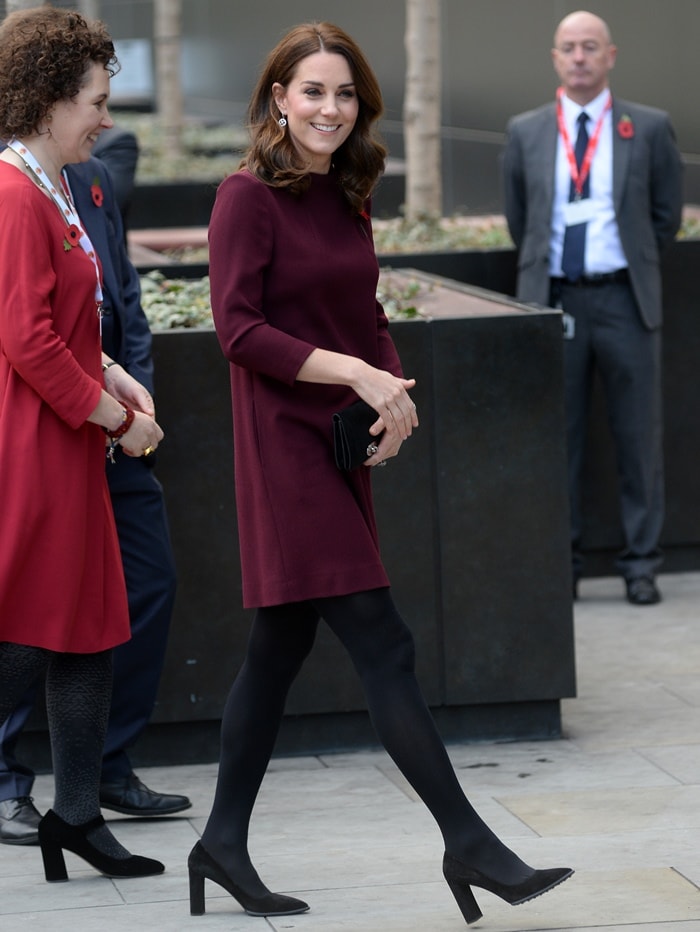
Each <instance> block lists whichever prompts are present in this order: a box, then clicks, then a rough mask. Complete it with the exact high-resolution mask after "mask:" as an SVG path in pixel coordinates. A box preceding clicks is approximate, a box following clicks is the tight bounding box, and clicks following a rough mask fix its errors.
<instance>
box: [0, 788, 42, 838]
mask: <svg viewBox="0 0 700 932" xmlns="http://www.w3.org/2000/svg"><path fill="white" fill-rule="evenodd" d="M39 822H41V813H40V812H38V811H37V809H36V806H35V805H34V803H33V802H32V798H31V796H19V797H18V798H16V799H2V800H0V842H2V843H3V845H38V844H39Z"/></svg>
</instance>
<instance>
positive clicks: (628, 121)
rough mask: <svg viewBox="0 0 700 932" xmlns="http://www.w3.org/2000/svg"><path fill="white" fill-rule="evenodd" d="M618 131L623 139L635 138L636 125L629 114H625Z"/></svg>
mask: <svg viewBox="0 0 700 932" xmlns="http://www.w3.org/2000/svg"><path fill="white" fill-rule="evenodd" d="M617 131H618V133H619V134H620V136H621V138H622V139H632V137H633V136H634V123H633V122H632V117H631V116H629V114H627V113H624V114H623V115H622V117H621V118H620V122H619V123H618V124H617Z"/></svg>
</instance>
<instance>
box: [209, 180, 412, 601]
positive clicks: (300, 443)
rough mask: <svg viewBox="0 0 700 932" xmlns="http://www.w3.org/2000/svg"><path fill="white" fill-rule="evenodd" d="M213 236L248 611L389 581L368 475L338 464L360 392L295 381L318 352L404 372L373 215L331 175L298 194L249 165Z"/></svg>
mask: <svg viewBox="0 0 700 932" xmlns="http://www.w3.org/2000/svg"><path fill="white" fill-rule="evenodd" d="M209 242H210V277H211V296H212V310H213V314H214V321H215V324H216V331H217V334H218V338H219V341H220V343H221V347H222V349H223V352H224V355H225V356H226V358H227V359H228V360H229V361H230V363H231V398H232V406H233V422H234V454H235V484H236V502H237V512H238V528H239V538H240V552H241V565H242V571H243V603H244V605H245V606H246V607H255V606H266V605H279V604H284V603H289V602H296V601H302V600H306V599H313V598H319V597H323V596H335V595H344V594H347V593H350V592H359V591H362V590H367V589H374V588H378V587H381V586H388V585H389V580H388V578H387V575H386V572H385V570H384V567H383V565H382V562H381V559H380V555H379V545H378V540H377V531H376V525H375V520H374V510H373V506H372V493H371V485H370V474H371V469H370V468H368V467H365V466H362V467H360V468H359V469H356V470H354V471H353V472H351V473H344V472H341V471H340V470H339V469H338V468H337V467H336V465H335V461H334V458H333V430H332V415H333V412H334V411H337V410H339V409H340V408H342V407H344V406H345V405H348V404H351V403H352V402H353V401H356V400H357V396H356V394H355V393H354V392H353V391H352V389H350V388H348V387H347V386H340V385H318V384H312V383H305V382H296V375H297V373H298V371H299V369H300V367H301V366H302V364H303V363H304V361H305V360H306V358H307V357H308V355H309V354H310V353H311V352H312V350H313V349H314V348H316V347H319V348H321V349H326V350H332V351H335V352H339V353H346V354H349V355H353V356H357V357H360V358H362V359H364V360H365V361H366V362H368V363H370V364H371V365H373V366H377V367H378V368H381V369H386V370H388V371H390V372H392V373H393V374H395V375H401V367H400V363H399V359H398V355H397V353H396V350H395V348H394V344H393V342H392V341H391V338H390V336H389V333H388V329H387V328H388V323H387V319H386V317H385V315H384V312H383V310H382V308H381V305H380V304H379V303H378V302H377V299H376V288H377V280H378V275H379V269H378V264H377V259H376V256H375V252H374V245H373V242H372V232H371V224H370V221H369V219H368V218H367V217H363V216H358V215H357V214H355V213H353V212H352V210H351V208H350V205H349V204H348V202H347V200H346V199H345V197H344V196H343V194H342V191H341V189H340V187H339V185H338V182H337V178H336V175H335V173H334V172H333V171H331V172H330V173H329V174H328V175H318V174H314V175H312V176H311V185H310V188H309V190H308V191H306V192H304V193H303V194H301V195H294V194H291V193H290V192H289V191H286V190H284V189H280V188H272V187H269V186H268V185H265V184H264V183H262V182H261V181H259V180H257V179H256V178H254V177H253V176H252V175H251V174H249V173H248V172H247V171H245V170H243V171H240V172H237V173H236V174H234V175H231V176H230V177H229V178H227V179H226V180H225V181H224V182H223V183H222V184H221V186H220V187H219V190H218V193H217V198H216V204H215V206H214V211H213V213H212V219H211V225H210V228H209Z"/></svg>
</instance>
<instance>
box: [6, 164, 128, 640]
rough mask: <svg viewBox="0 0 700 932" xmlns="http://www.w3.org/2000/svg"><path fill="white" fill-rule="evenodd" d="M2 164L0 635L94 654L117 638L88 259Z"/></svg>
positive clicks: (122, 632)
mask: <svg viewBox="0 0 700 932" xmlns="http://www.w3.org/2000/svg"><path fill="white" fill-rule="evenodd" d="M67 229H68V228H67V226H66V224H65V222H64V220H63V219H62V218H61V216H60V214H59V212H58V209H57V208H56V206H55V205H54V204H53V203H52V202H51V201H50V200H49V199H48V198H47V197H46V196H45V195H44V194H43V193H42V192H41V191H40V190H39V189H38V188H37V187H36V186H35V185H34V184H33V183H32V182H31V181H30V180H29V178H27V177H26V176H25V175H24V174H23V173H22V172H20V171H19V170H18V169H17V168H15V167H14V166H12V165H8V164H7V163H5V162H2V161H0V503H1V504H0V511H1V515H2V518H1V521H2V534H1V535H0V641H10V642H13V643H17V644H27V645H31V646H35V647H44V648H47V649H49V650H53V651H62V652H71V653H92V652H95V651H101V650H105V649H107V648H110V647H113V646H115V645H116V644H119V643H121V642H123V641H125V640H128V638H129V616H128V608H127V602H126V589H125V585H124V575H123V570H122V565H121V558H120V553H119V544H118V540H117V536H116V529H115V526H114V517H113V514H112V508H111V503H110V500H109V493H108V490H107V481H106V477H105V466H104V460H105V437H104V433H103V432H102V430H101V429H100V427H99V426H97V425H96V424H90V423H87V422H86V420H85V419H86V417H87V416H88V415H89V414H90V413H91V412H92V411H93V410H94V409H95V407H96V405H97V402H98V400H99V397H100V391H101V388H102V373H101V364H100V363H101V353H100V337H99V325H98V318H97V314H96V305H95V268H94V266H93V264H92V261H91V260H90V259H89V258H88V256H87V255H86V254H85V252H84V251H83V250H82V249H81V248H80V246H78V245H76V246H74V247H71V248H66V245H65V240H66V236H65V234H66V230H67Z"/></svg>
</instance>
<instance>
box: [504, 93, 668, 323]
mask: <svg viewBox="0 0 700 932" xmlns="http://www.w3.org/2000/svg"><path fill="white" fill-rule="evenodd" d="M623 114H624V115H626V116H629V117H630V118H631V120H632V125H633V127H634V134H633V136H632V138H628V139H625V138H623V137H622V136H621V135H620V133H619V132H618V128H617V127H618V123H619V122H620V119H621V117H622V116H623ZM612 120H613V200H614V204H615V214H616V217H617V223H618V228H619V231H620V239H621V241H622V248H623V249H624V252H625V256H626V257H627V263H628V265H629V274H630V280H631V284H632V290H633V293H634V296H635V299H636V301H637V305H638V307H639V313H640V315H641V318H642V321H643V322H644V324H645V326H646V327H648V328H649V329H650V330H652V329H655V328H656V327H659V326H660V325H661V319H662V305H661V271H660V265H659V259H660V254H661V251H662V250H663V248H664V247H665V246H666V245H667V244H668V243H670V242H671V241H672V240H673V237H674V236H675V234H676V232H677V230H678V227H679V226H680V221H681V211H682V202H683V195H682V173H683V170H682V165H681V159H680V155H679V152H678V148H677V146H676V141H675V135H674V132H673V128H672V126H671V123H670V120H669V117H668V114H666V113H664V112H663V111H662V110H656V109H654V108H652V107H645V106H642V105H641V104H635V103H630V102H629V101H627V100H617V99H616V98H613V108H612ZM557 136H558V129H557V117H556V106H555V104H554V103H549V104H545V106H543V107H540V108H539V109H537V110H531V111H529V112H527V113H521V114H520V115H518V116H516V117H513V119H512V120H511V121H510V122H509V124H508V134H507V141H506V147H505V151H504V153H503V180H504V194H505V212H506V219H507V221H508V227H509V229H510V234H511V236H512V237H513V241H514V242H515V244H516V246H517V247H518V250H519V256H518V286H517V294H518V298H519V299H520V300H521V301H525V302H532V303H535V304H541V305H546V304H547V303H548V302H549V237H550V225H551V216H552V201H553V198H554V176H555V163H556V153H557Z"/></svg>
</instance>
